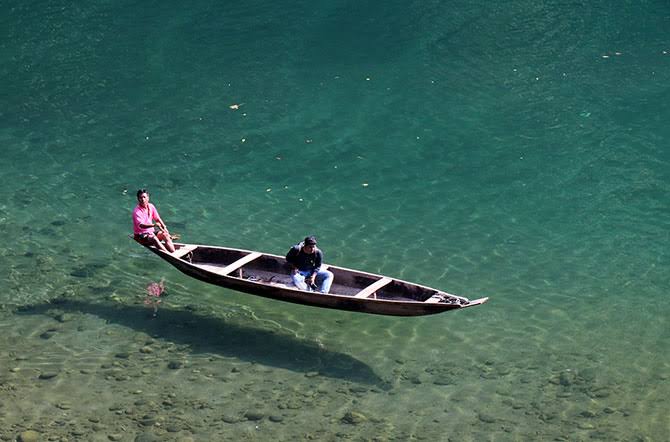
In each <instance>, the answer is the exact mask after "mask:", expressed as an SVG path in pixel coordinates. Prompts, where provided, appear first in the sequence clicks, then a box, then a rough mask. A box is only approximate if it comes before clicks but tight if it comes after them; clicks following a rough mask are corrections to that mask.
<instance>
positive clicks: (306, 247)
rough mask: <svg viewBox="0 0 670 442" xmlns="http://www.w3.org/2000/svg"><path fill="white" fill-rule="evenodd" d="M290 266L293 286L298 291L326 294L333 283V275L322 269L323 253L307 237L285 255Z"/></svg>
mask: <svg viewBox="0 0 670 442" xmlns="http://www.w3.org/2000/svg"><path fill="white" fill-rule="evenodd" d="M286 261H287V262H288V263H289V265H290V266H291V278H293V284H295V286H296V287H298V288H299V289H300V290H308V291H311V290H318V291H320V292H321V293H328V292H329V291H330V286H331V284H332V283H333V273H332V272H330V271H328V270H325V269H322V268H321V264H322V262H323V253H322V252H321V250H319V249H318V248H317V247H316V238H315V237H313V236H308V237H307V238H305V239H304V240H303V241H302V242H301V243H299V244H296V245H294V246H293V247H291V250H289V251H288V253H287V254H286Z"/></svg>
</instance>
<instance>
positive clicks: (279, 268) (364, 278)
mask: <svg viewBox="0 0 670 442" xmlns="http://www.w3.org/2000/svg"><path fill="white" fill-rule="evenodd" d="M175 246H176V248H177V250H175V252H173V253H172V256H173V257H176V258H179V259H182V260H184V261H187V262H189V263H191V264H193V265H196V266H198V267H200V268H202V269H204V270H207V271H209V272H212V273H216V274H218V275H224V276H229V277H231V278H240V279H244V280H248V281H251V282H259V283H263V284H269V285H273V286H278V287H284V288H295V286H294V285H293V283H292V281H291V277H290V275H289V266H288V264H287V263H286V260H285V259H284V258H283V257H278V256H273V255H266V254H263V253H260V252H248V251H242V250H236V249H226V248H219V247H206V246H193V245H185V244H175ZM328 270H330V271H331V272H333V275H334V280H333V285H332V287H331V290H330V294H335V295H344V296H351V297H356V298H368V299H381V300H393V301H414V302H426V303H463V301H465V302H467V300H465V298H460V297H455V296H452V295H448V294H446V293H443V292H439V291H436V290H434V289H429V288H427V287H422V286H417V285H414V284H409V283H405V282H402V281H397V280H394V279H392V278H388V277H385V276H380V275H372V274H368V273H365V272H358V271H355V270H350V269H342V268H339V267H328Z"/></svg>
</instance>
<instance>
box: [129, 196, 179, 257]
mask: <svg viewBox="0 0 670 442" xmlns="http://www.w3.org/2000/svg"><path fill="white" fill-rule="evenodd" d="M154 227H156V228H158V229H159V231H158V233H154ZM133 233H134V238H135V241H137V242H139V243H140V244H143V245H149V246H154V247H157V248H158V249H160V250H162V251H164V252H174V244H173V243H172V237H171V236H170V232H168V229H167V226H166V225H165V223H164V222H163V220H162V219H161V217H160V215H159V214H158V210H156V206H154V205H153V204H151V203H150V202H149V192H147V191H146V190H145V189H140V190H138V191H137V206H135V209H134V210H133ZM163 242H165V245H163Z"/></svg>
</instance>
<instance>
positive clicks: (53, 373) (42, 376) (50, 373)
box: [39, 371, 58, 380]
mask: <svg viewBox="0 0 670 442" xmlns="http://www.w3.org/2000/svg"><path fill="white" fill-rule="evenodd" d="M56 376H58V372H57V371H45V372H44V373H40V375H39V379H42V380H45V379H52V378H55V377H56Z"/></svg>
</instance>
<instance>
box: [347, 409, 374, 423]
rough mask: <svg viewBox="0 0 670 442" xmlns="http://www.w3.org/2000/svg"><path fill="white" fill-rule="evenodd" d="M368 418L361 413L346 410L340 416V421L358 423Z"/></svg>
mask: <svg viewBox="0 0 670 442" xmlns="http://www.w3.org/2000/svg"><path fill="white" fill-rule="evenodd" d="M367 420H368V418H367V417H366V416H365V415H364V414H363V413H359V412H357V411H347V412H346V414H345V415H344V416H343V417H342V422H344V423H345V424H350V425H358V424H362V423H363V422H367Z"/></svg>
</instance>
